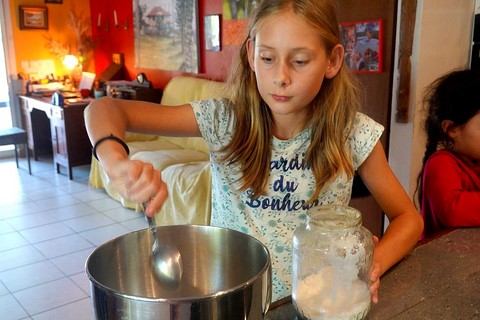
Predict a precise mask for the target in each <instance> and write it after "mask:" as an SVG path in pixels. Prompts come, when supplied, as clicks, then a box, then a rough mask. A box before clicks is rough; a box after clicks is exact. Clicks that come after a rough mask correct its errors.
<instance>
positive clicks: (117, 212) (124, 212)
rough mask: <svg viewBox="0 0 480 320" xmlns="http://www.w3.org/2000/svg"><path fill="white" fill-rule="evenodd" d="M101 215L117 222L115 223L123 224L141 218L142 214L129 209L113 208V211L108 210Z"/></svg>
mask: <svg viewBox="0 0 480 320" xmlns="http://www.w3.org/2000/svg"><path fill="white" fill-rule="evenodd" d="M103 214H105V215H107V216H109V217H110V218H111V219H113V220H115V221H117V222H124V221H128V220H132V219H136V218H139V217H141V218H143V213H142V212H135V210H133V209H130V208H115V209H109V210H104V211H103Z"/></svg>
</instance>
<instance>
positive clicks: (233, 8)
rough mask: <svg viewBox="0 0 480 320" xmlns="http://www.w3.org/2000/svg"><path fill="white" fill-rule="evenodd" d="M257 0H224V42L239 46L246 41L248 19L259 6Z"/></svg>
mask: <svg viewBox="0 0 480 320" xmlns="http://www.w3.org/2000/svg"><path fill="white" fill-rule="evenodd" d="M257 2H258V1H257V0H222V7H223V22H222V28H223V35H224V36H223V43H224V44H225V45H227V46H229V45H233V46H238V45H241V44H242V43H243V41H245V38H246V33H247V25H248V19H249V17H250V15H251V14H252V13H253V11H254V10H255V8H256V6H257Z"/></svg>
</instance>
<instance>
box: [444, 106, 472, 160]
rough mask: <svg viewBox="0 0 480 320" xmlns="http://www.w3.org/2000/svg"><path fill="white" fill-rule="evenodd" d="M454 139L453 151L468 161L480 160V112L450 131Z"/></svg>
mask: <svg viewBox="0 0 480 320" xmlns="http://www.w3.org/2000/svg"><path fill="white" fill-rule="evenodd" d="M448 134H449V136H450V138H452V139H453V141H454V146H453V151H455V152H456V153H457V154H458V155H459V156H461V157H462V158H463V159H464V160H466V161H468V162H473V163H476V164H478V163H479V161H480V113H477V114H476V115H475V116H474V117H472V118H471V119H470V120H468V121H467V123H465V125H463V126H457V127H454V128H452V129H450V130H449V131H448Z"/></svg>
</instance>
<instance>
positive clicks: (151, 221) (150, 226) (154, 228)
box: [142, 202, 157, 240]
mask: <svg viewBox="0 0 480 320" xmlns="http://www.w3.org/2000/svg"><path fill="white" fill-rule="evenodd" d="M147 205H148V203H147V202H144V203H142V209H143V214H144V216H145V220H147V223H148V229H150V231H151V232H152V236H153V240H157V224H156V223H155V219H154V218H152V217H149V216H147V215H146V214H145V210H146V209H147Z"/></svg>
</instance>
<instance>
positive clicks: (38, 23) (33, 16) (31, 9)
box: [19, 6, 48, 30]
mask: <svg viewBox="0 0 480 320" xmlns="http://www.w3.org/2000/svg"><path fill="white" fill-rule="evenodd" d="M19 22H20V30H27V29H45V30H47V29H48V9H47V7H35V6H19Z"/></svg>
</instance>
